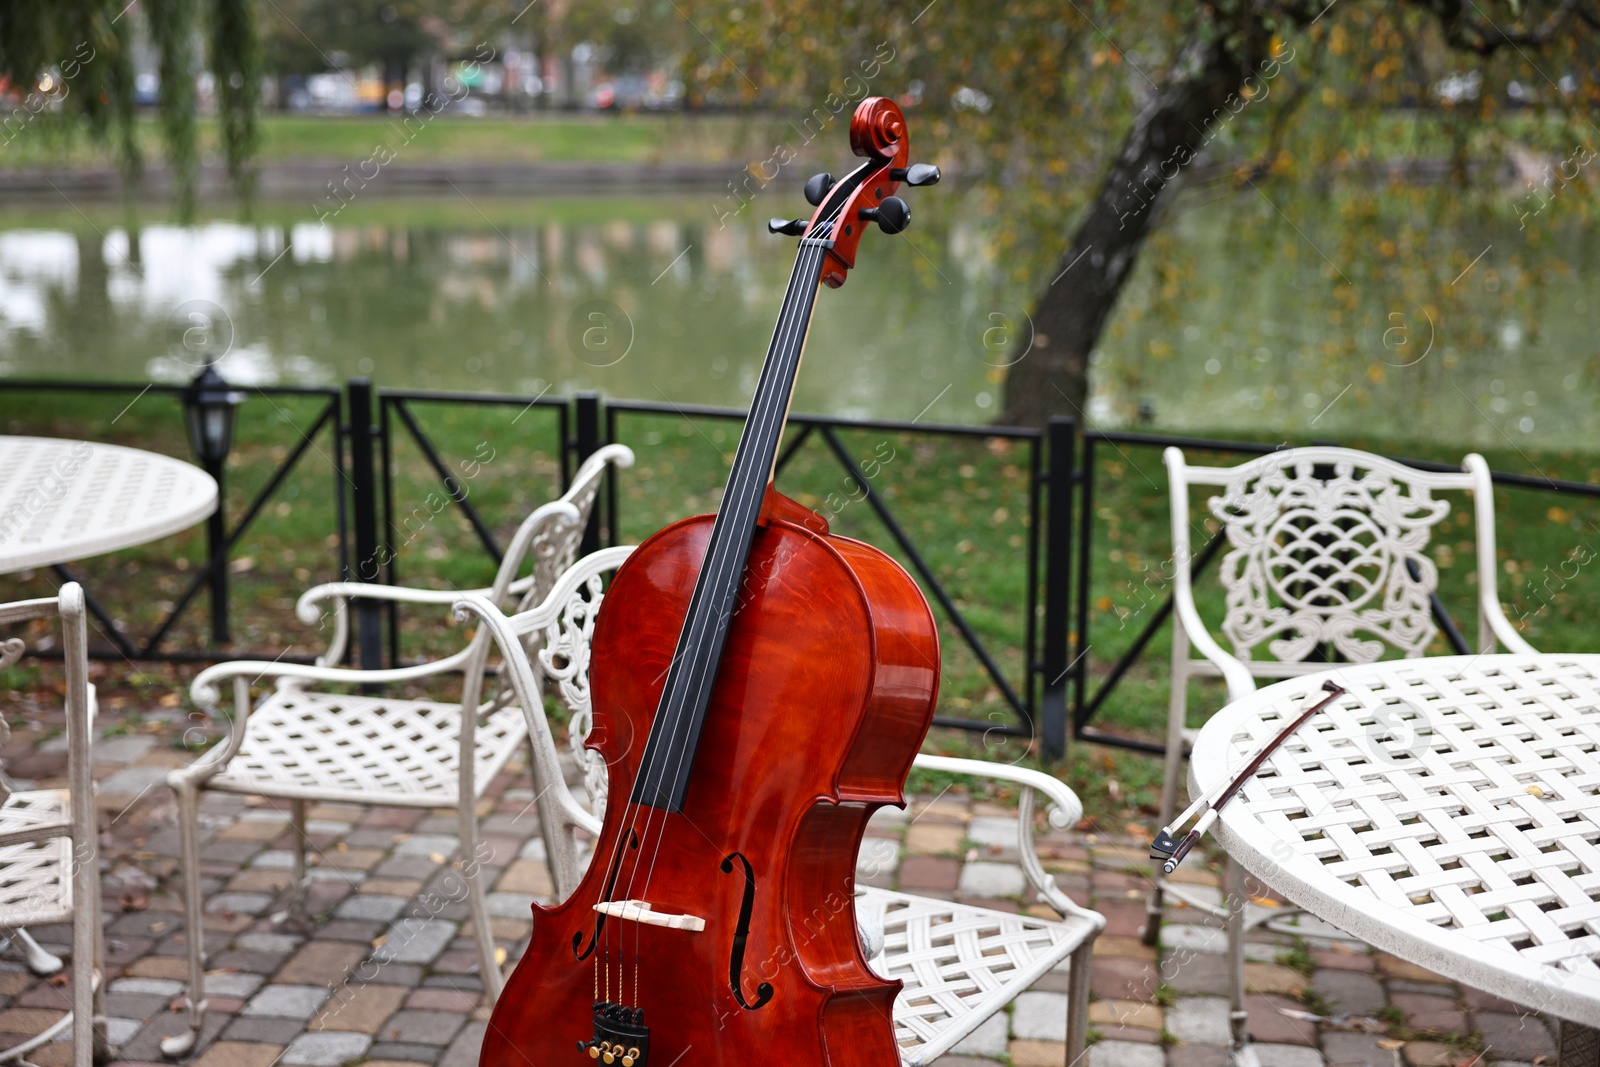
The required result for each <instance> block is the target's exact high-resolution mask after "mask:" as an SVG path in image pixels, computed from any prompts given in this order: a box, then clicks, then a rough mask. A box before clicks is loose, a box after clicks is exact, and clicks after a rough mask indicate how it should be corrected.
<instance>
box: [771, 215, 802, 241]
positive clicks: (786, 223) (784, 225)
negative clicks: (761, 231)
mask: <svg viewBox="0 0 1600 1067" xmlns="http://www.w3.org/2000/svg"><path fill="white" fill-rule="evenodd" d="M809 225H811V220H810V219H768V220H767V232H768V233H781V234H783V235H784V236H785V237H799V236H800V235H801V234H803V233H805V232H806V227H807V226H809Z"/></svg>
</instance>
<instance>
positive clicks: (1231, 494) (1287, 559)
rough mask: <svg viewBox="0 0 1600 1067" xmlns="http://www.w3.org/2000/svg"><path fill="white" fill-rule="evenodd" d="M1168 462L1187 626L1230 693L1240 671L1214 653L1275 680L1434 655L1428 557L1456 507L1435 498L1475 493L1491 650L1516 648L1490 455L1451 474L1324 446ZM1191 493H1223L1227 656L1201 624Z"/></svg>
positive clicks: (1218, 513) (1212, 504)
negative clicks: (1328, 667)
mask: <svg viewBox="0 0 1600 1067" xmlns="http://www.w3.org/2000/svg"><path fill="white" fill-rule="evenodd" d="M1165 460H1166V466H1167V471H1168V474H1169V475H1170V477H1171V495H1172V537H1173V561H1174V562H1173V574H1174V590H1175V598H1176V601H1177V609H1178V612H1179V618H1180V620H1181V621H1182V623H1183V626H1184V629H1185V632H1186V635H1187V637H1188V638H1189V639H1190V640H1191V641H1193V642H1194V643H1195V645H1196V648H1197V649H1198V650H1199V651H1201V652H1202V653H1204V654H1205V655H1206V658H1208V659H1210V660H1212V661H1213V662H1216V663H1217V664H1218V665H1219V666H1220V667H1222V668H1223V672H1224V674H1225V675H1228V676H1229V679H1230V684H1231V683H1232V682H1233V681H1234V677H1233V672H1231V671H1230V669H1229V665H1228V663H1226V662H1223V661H1222V660H1219V659H1218V656H1217V655H1216V654H1214V653H1219V654H1221V655H1222V656H1225V657H1226V658H1227V659H1228V660H1232V661H1234V662H1235V663H1237V664H1239V665H1241V666H1244V665H1250V666H1247V667H1246V669H1247V670H1249V671H1250V672H1251V673H1254V674H1260V675H1264V676H1281V673H1282V671H1281V670H1278V669H1275V667H1281V666H1283V665H1289V664H1298V663H1302V662H1304V661H1307V660H1309V659H1312V658H1313V657H1316V656H1318V654H1319V653H1327V654H1329V655H1330V656H1331V658H1333V659H1336V660H1339V661H1343V662H1350V663H1367V662H1371V661H1373V660H1376V659H1380V658H1382V657H1383V656H1384V655H1385V654H1399V655H1401V656H1405V657H1415V656H1421V655H1423V654H1425V653H1426V651H1427V649H1428V646H1429V645H1430V644H1431V643H1432V641H1433V639H1434V637H1435V636H1436V634H1437V633H1438V628H1437V626H1436V624H1435V622H1434V618H1433V610H1432V601H1431V597H1432V594H1433V593H1434V591H1435V590H1436V588H1437V586H1438V582H1439V572H1438V569H1437V567H1436V566H1435V565H1434V562H1433V560H1432V559H1430V558H1429V556H1428V554H1427V551H1428V547H1429V541H1430V539H1431V537H1432V534H1433V531H1434V529H1435V527H1437V526H1438V524H1439V523H1440V522H1441V521H1442V520H1443V519H1444V518H1445V517H1446V516H1447V515H1448V514H1449V511H1450V502H1449V501H1448V500H1442V499H1438V498H1436V497H1434V495H1433V493H1434V492H1435V491H1441V490H1454V491H1464V492H1468V493H1471V494H1472V497H1473V502H1474V506H1475V511H1476V517H1477V549H1478V581H1479V596H1480V601H1479V608H1480V610H1479V635H1478V636H1479V645H1480V648H1482V650H1484V651H1493V650H1494V639H1495V636H1497V635H1501V636H1502V639H1503V640H1504V639H1505V638H1504V636H1503V630H1502V624H1503V628H1504V630H1506V631H1509V630H1510V625H1509V623H1507V622H1506V621H1505V619H1504V616H1503V615H1501V614H1500V608H1499V600H1498V596H1497V593H1496V589H1495V568H1494V559H1495V546H1494V501H1493V490H1492V486H1491V483H1490V478H1489V468H1488V465H1487V464H1486V463H1485V462H1484V460H1483V457H1481V456H1478V455H1476V454H1473V455H1469V456H1467V457H1466V460H1465V461H1464V462H1463V465H1462V470H1460V471H1443V472H1436V471H1424V470H1419V469H1417V468H1414V467H1409V466H1406V465H1404V464H1401V463H1396V462H1394V461H1392V460H1389V459H1385V458H1384V457H1381V456H1375V455H1372V454H1370V453H1366V452H1359V451H1356V450H1354V449H1347V448H1333V447H1325V446H1317V447H1310V448H1294V449H1286V450H1283V451H1279V452H1273V453H1269V454H1268V455H1264V456H1261V457H1259V458H1257V459H1254V460H1251V461H1250V462H1248V463H1244V464H1241V465H1239V466H1237V467H1226V468H1224V467H1195V466H1190V465H1189V464H1188V463H1186V462H1185V460H1184V458H1183V453H1182V452H1181V451H1179V450H1178V449H1176V448H1169V449H1167V451H1166V455H1165ZM1192 485H1200V486H1217V487H1219V488H1220V489H1221V490H1222V491H1221V493H1220V494H1218V495H1217V496H1213V497H1211V498H1210V499H1209V500H1208V501H1207V506H1208V508H1209V510H1210V512H1211V514H1212V515H1213V516H1214V517H1215V518H1216V519H1217V521H1218V522H1220V523H1221V524H1222V533H1223V536H1225V537H1226V539H1227V543H1226V551H1225V553H1224V555H1223V557H1222V560H1221V563H1220V567H1219V574H1220V577H1221V581H1222V587H1223V591H1224V594H1225V604H1226V609H1225V613H1224V616H1223V618H1222V621H1221V624H1220V627H1219V629H1220V630H1221V632H1222V634H1223V636H1224V637H1226V639H1227V641H1228V644H1229V645H1230V651H1229V652H1226V653H1224V652H1223V651H1222V649H1221V648H1220V647H1219V646H1217V644H1216V642H1215V640H1214V639H1213V638H1212V637H1211V635H1210V633H1209V631H1208V630H1207V629H1206V627H1205V626H1204V624H1203V623H1202V622H1201V621H1200V616H1199V612H1198V609H1197V608H1196V607H1195V602H1194V595H1193V589H1192V587H1191V584H1190V575H1189V566H1190V560H1191V559H1192V553H1191V547H1190V540H1189V538H1190V531H1191V525H1192V524H1191V519H1190V515H1189V487H1190V486H1192ZM1196 528H1198V527H1196ZM1491 615H1492V616H1495V617H1490V616H1491ZM1518 640H1520V639H1518ZM1485 642H1487V644H1486V645H1485ZM1507 643H1508V644H1511V643H1512V642H1510V641H1507ZM1519 650H1520V649H1519ZM1261 653H1264V655H1259V654H1261Z"/></svg>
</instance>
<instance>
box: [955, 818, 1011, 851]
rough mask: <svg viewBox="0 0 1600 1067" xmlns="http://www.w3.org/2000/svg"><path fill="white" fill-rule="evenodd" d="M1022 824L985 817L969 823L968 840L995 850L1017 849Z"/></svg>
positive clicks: (1004, 819)
mask: <svg viewBox="0 0 1600 1067" xmlns="http://www.w3.org/2000/svg"><path fill="white" fill-rule="evenodd" d="M1020 832H1021V827H1020V824H1019V823H1018V822H1017V819H1016V817H1015V816H1013V817H1011V818H995V817H992V816H990V817H984V818H977V819H973V820H972V821H971V822H969V823H967V838H968V840H970V841H973V842H974V843H976V844H979V845H985V846H989V847H993V848H1016V847H1017V840H1018V835H1019V834H1020Z"/></svg>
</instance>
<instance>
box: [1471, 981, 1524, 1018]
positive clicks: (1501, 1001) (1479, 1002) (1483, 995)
mask: <svg viewBox="0 0 1600 1067" xmlns="http://www.w3.org/2000/svg"><path fill="white" fill-rule="evenodd" d="M1461 999H1462V1000H1464V1001H1466V1003H1467V1010H1468V1011H1497V1012H1501V1013H1502V1014H1505V1015H1517V1014H1519V1013H1521V1012H1524V1011H1527V1010H1528V1009H1526V1008H1524V1007H1523V1006H1522V1005H1520V1004H1516V1003H1513V1002H1512V1001H1509V1000H1506V999H1505V998H1503V997H1497V996H1495V995H1494V994H1493V993H1488V992H1485V991H1484V990H1482V989H1473V988H1471V987H1470V986H1462V987H1461Z"/></svg>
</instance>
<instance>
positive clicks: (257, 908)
mask: <svg viewBox="0 0 1600 1067" xmlns="http://www.w3.org/2000/svg"><path fill="white" fill-rule="evenodd" d="M271 906H272V895H271V894H270V893H218V894H217V895H216V896H214V897H211V898H210V899H208V900H207V901H206V911H208V912H212V913H214V914H225V913H227V912H234V913H235V914H239V915H260V914H261V913H262V912H264V911H266V910H267V909H268V908H269V907H271Z"/></svg>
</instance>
